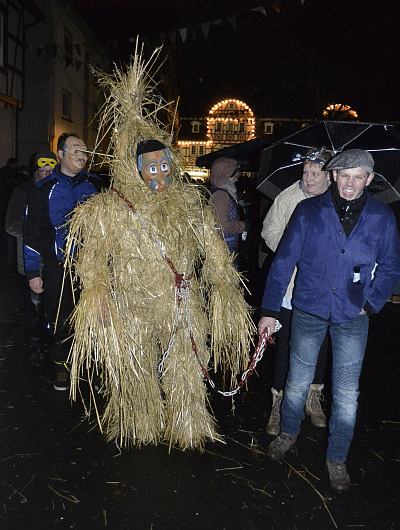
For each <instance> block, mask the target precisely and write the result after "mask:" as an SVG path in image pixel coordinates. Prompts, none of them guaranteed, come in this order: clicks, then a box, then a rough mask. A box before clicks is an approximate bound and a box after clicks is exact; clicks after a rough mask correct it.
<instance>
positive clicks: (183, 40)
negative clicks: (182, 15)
mask: <svg viewBox="0 0 400 530" xmlns="http://www.w3.org/2000/svg"><path fill="white" fill-rule="evenodd" d="M179 33H180V35H181V39H182V42H185V40H186V37H187V28H181V29H180V30H179Z"/></svg>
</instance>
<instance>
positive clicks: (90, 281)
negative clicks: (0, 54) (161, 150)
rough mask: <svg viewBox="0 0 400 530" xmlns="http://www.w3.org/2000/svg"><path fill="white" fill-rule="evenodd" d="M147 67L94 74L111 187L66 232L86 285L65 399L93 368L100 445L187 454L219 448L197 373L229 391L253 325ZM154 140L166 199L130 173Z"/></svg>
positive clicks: (76, 323) (76, 320) (138, 65)
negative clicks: (219, 378)
mask: <svg viewBox="0 0 400 530" xmlns="http://www.w3.org/2000/svg"><path fill="white" fill-rule="evenodd" d="M149 68H150V64H149V63H147V64H144V61H143V60H142V58H141V56H139V55H138V54H136V55H135V57H134V60H133V62H132V64H131V66H130V67H129V68H128V70H127V73H123V72H121V71H119V70H118V69H116V71H115V72H114V74H113V76H108V75H106V74H102V73H98V76H99V80H100V83H101V84H102V85H103V87H104V88H105V89H106V91H107V92H108V94H109V95H108V99H107V102H106V105H105V108H104V111H103V114H102V125H103V127H104V128H110V130H112V131H113V132H112V141H111V145H110V148H109V151H108V161H109V165H110V169H111V173H112V183H111V186H110V188H109V189H108V190H106V191H104V192H102V193H100V194H98V195H96V196H94V197H92V198H90V199H89V200H88V201H86V202H85V203H84V204H82V205H80V206H79V207H77V208H76V210H75V212H74V215H73V216H72V219H71V222H70V226H69V230H70V238H69V249H68V251H69V255H75V258H74V260H71V259H70V264H71V267H72V269H73V270H74V273H76V275H77V277H78V278H79V280H80V282H81V287H82V294H81V297H80V300H79V303H78V304H77V306H76V308H75V312H74V314H73V317H72V322H73V325H74V327H75V337H74V344H73V348H72V350H71V356H70V360H71V363H72V365H71V383H72V395H73V397H76V390H77V386H78V384H79V383H78V381H79V377H80V374H81V373H82V369H83V368H84V367H85V366H87V367H89V369H90V370H93V367H94V368H95V371H97V372H99V373H100V372H101V373H102V383H103V385H104V393H105V398H106V400H107V402H106V403H107V404H106V407H105V410H104V413H103V415H102V417H101V419H100V423H101V426H102V428H103V429H104V431H105V433H106V435H107V438H108V439H117V440H118V441H119V443H120V444H123V445H130V444H133V445H140V444H146V443H157V442H159V441H162V440H165V441H167V442H168V443H169V444H170V445H173V444H177V445H179V446H180V447H181V448H183V449H186V448H192V447H202V446H203V443H204V441H205V440H206V439H210V440H216V439H218V435H217V433H216V429H215V421H214V419H213V417H212V415H211V414H210V412H209V410H208V408H207V388H206V384H205V379H204V375H203V371H202V367H203V368H208V367H209V366H210V364H211V362H210V359H211V358H212V366H213V368H215V369H216V368H217V367H219V368H220V369H222V371H223V372H224V371H227V373H229V376H230V378H231V379H230V383H231V386H233V385H234V384H235V381H236V375H237V374H238V373H240V372H241V371H242V370H243V369H244V368H245V367H246V365H247V360H248V352H249V347H250V342H251V337H252V333H253V324H252V322H251V318H250V311H249V307H248V305H247V303H246V302H245V300H244V297H243V294H242V289H241V284H240V276H239V275H238V273H237V272H236V271H235V269H234V267H233V265H232V259H231V257H230V256H229V253H228V250H227V248H226V246H225V244H224V243H223V241H222V240H221V239H220V237H219V234H218V228H217V226H216V221H215V217H214V214H213V210H212V207H211V206H210V205H209V204H207V201H206V200H205V199H204V197H202V195H201V192H200V190H199V188H198V187H197V186H193V185H191V184H188V183H185V182H184V181H183V180H182V178H181V166H180V162H179V159H178V153H177V152H176V151H175V150H174V149H173V148H172V146H171V136H170V135H169V134H168V133H167V132H166V130H165V128H164V127H163V126H162V125H161V123H160V122H159V121H158V118H157V113H158V112H159V111H160V110H161V109H163V108H166V106H167V105H166V103H165V102H164V101H163V100H162V99H161V98H160V97H159V96H157V94H156V92H155V90H154V87H153V86H152V81H151V79H150V76H149V75H148V73H147V71H148V70H149ZM150 139H151V140H157V141H159V142H161V143H162V144H163V145H164V146H165V147H166V149H167V151H168V155H169V157H170V166H171V174H170V177H169V179H170V181H169V185H168V186H167V188H166V189H165V191H162V192H159V191H157V190H156V189H155V188H154V186H153V189H152V188H151V187H150V186H148V185H147V184H146V182H145V181H144V179H143V178H142V175H141V174H140V172H139V170H138V167H137V156H136V153H137V148H138V144H140V143H141V142H146V141H148V140H150ZM201 365H202V366H201ZM222 399H223V398H222Z"/></svg>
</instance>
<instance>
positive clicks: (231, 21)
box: [228, 15, 236, 29]
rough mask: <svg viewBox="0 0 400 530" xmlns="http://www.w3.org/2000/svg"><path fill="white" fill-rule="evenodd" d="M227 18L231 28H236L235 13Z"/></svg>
mask: <svg viewBox="0 0 400 530" xmlns="http://www.w3.org/2000/svg"><path fill="white" fill-rule="evenodd" d="M228 20H229V23H230V25H231V26H232V27H233V29H236V15H230V16H229V17H228Z"/></svg>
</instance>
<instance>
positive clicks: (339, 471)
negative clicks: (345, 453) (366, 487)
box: [326, 460, 350, 493]
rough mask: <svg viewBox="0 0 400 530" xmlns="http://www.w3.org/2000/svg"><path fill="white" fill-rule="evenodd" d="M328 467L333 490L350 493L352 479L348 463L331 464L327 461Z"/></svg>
mask: <svg viewBox="0 0 400 530" xmlns="http://www.w3.org/2000/svg"><path fill="white" fill-rule="evenodd" d="M326 466H327V468H328V472H329V480H330V483H331V488H332V489H333V490H334V491H337V492H338V493H341V492H342V491H348V490H349V488H350V477H349V475H348V474H347V470H346V462H331V461H330V460H327V461H326Z"/></svg>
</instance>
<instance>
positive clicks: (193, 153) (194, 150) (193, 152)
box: [190, 145, 196, 155]
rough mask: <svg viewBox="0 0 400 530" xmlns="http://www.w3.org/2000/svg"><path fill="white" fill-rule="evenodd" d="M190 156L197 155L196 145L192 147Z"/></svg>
mask: <svg viewBox="0 0 400 530" xmlns="http://www.w3.org/2000/svg"><path fill="white" fill-rule="evenodd" d="M190 154H191V155H195V154H196V146H195V145H192V146H191V148H190Z"/></svg>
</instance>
